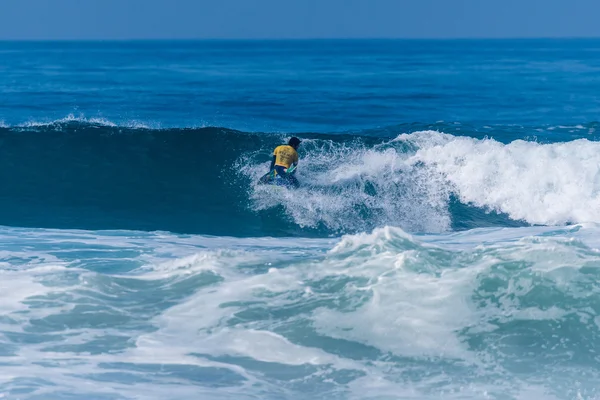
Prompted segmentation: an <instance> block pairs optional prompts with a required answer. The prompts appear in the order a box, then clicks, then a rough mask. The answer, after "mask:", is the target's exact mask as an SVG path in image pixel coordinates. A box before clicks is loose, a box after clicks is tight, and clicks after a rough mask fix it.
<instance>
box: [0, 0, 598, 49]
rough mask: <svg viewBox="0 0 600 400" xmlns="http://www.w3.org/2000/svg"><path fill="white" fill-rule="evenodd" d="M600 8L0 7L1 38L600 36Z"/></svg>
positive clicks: (370, 4) (575, 2) (175, 1)
mask: <svg viewBox="0 0 600 400" xmlns="http://www.w3.org/2000/svg"><path fill="white" fill-rule="evenodd" d="M598 15H600V0H570V1H569V0H211V1H206V0H0V39H9V40H10V39H153V38H162V39H175V38H348V37H350V38H356V37H360V38H377V37H384V38H457V37H458V38H476V37H490V38H498V37H510V38H513V37H600V20H599V19H598Z"/></svg>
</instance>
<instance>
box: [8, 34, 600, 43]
mask: <svg viewBox="0 0 600 400" xmlns="http://www.w3.org/2000/svg"><path fill="white" fill-rule="evenodd" d="M594 39H600V35H598V36H504V37H494V36H490V37H487V36H477V37H467V36H465V37H458V36H457V37H280V38H273V37H249V38H242V37H239V38H237V37H203V38H192V37H190V38H185V37H181V38H158V37H157V38H50V39H47V38H0V42H193V41H198V42H200V41H223V42H227V41H230V42H233V41H236V42H240V41H248V42H252V41H255V42H258V41H263V42H266V41H273V42H276V41H359V40H364V41H377V40H381V41H394V40H398V41H427V40H430V41H433V40H435V41H452V40H594Z"/></svg>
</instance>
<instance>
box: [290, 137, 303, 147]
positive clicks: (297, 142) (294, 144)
mask: <svg viewBox="0 0 600 400" xmlns="http://www.w3.org/2000/svg"><path fill="white" fill-rule="evenodd" d="M301 142H302V141H301V140H300V139H298V138H297V137H296V136H294V137H292V138H291V139H290V141H289V142H288V144H289V145H290V146H292V147H294V148H295V147H298V146H299V145H300V143H301Z"/></svg>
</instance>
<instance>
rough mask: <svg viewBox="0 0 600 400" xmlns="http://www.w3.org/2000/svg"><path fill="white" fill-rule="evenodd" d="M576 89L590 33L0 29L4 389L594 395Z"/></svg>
mask: <svg viewBox="0 0 600 400" xmlns="http://www.w3.org/2000/svg"><path fill="white" fill-rule="evenodd" d="M598 93H600V40H450V41H430V40H412V41H403V40H338V41H331V40H318V41H199V42H195V41H187V42H186V41H176V42H169V41H163V42H0V182H2V185H1V186H0V187H1V189H0V225H1V226H2V228H1V229H0V397H1V396H4V397H5V398H19V399H42V398H43V399H45V398H51V399H56V398H65V399H67V398H86V399H96V398H97V399H133V398H136V399H139V398H143V399H146V398H157V399H159V398H160V399H164V398H178V399H179V398H181V399H183V398H185V399H187V398H189V399H197V398H206V399H213V398H214V399H217V398H219V399H221V398H235V399H245V398H248V399H251V398H254V399H255V398H261V399H262V398H264V399H288V398H289V399H297V398H302V399H304V398H310V399H321V398H323V399H324V398H328V399H331V398H333V399H337V398H339V399H396V398H403V399H404V398H406V399H409V398H410V399H415V398H432V399H434V398H435V399H437V398H444V399H446V398H461V399H463V398H473V399H480V398H491V399H538V398H540V399H595V398H598V392H597V388H598V387H599V385H600V376H599V375H598V372H597V371H598V370H599V367H600V359H599V358H598V357H599V356H598V354H597V351H598V348H599V347H600V339H599V338H600V322H599V321H600V314H599V313H600V307H599V304H600V303H599V299H598V293H600V285H599V284H598V279H597V278H598V268H599V267H600V261H599V259H598V254H599V253H598V251H599V250H600V242H598V240H597V237H598V234H599V233H600V228H599V226H598V225H597V224H598V223H600V143H599V142H598V135H599V132H598V128H599V126H600V124H599V122H598V121H600V96H599V95H598ZM292 135H297V136H299V137H301V138H302V139H303V143H302V145H301V147H300V149H299V155H300V163H299V167H298V174H297V177H298V179H299V181H300V183H301V187H300V189H298V190H295V191H294V190H286V189H278V188H272V187H263V186H258V185H256V182H257V180H258V178H259V177H260V176H261V175H262V174H264V173H265V172H266V171H267V169H268V165H269V160H270V155H271V152H272V150H273V148H274V147H275V146H276V145H278V144H281V143H284V142H285V141H286V140H287V139H289V137H290V136H292ZM4 397H3V398H4Z"/></svg>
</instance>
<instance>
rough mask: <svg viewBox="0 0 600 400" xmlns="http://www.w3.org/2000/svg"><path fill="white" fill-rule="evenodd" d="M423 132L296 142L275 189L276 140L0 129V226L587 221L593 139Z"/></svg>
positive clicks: (421, 227) (271, 228) (426, 226)
mask: <svg viewBox="0 0 600 400" xmlns="http://www.w3.org/2000/svg"><path fill="white" fill-rule="evenodd" d="M406 128H412V129H413V130H415V129H416V131H413V132H412V133H400V132H402V130H403V129H406ZM424 128H426V127H424ZM435 128H436V129H438V130H436V131H433V130H423V131H419V130H418V128H415V127H414V126H412V127H395V128H387V129H385V130H380V131H375V132H373V131H362V132H358V133H354V134H346V135H340V134H335V135H327V134H318V133H310V134H303V135H300V136H301V137H302V138H303V140H304V142H303V145H302V147H301V150H300V157H301V162H300V166H299V169H298V174H297V176H298V179H299V180H300V181H301V183H302V187H301V188H300V189H299V190H297V191H289V190H275V189H274V188H272V187H264V186H258V185H256V182H257V180H258V178H259V177H260V176H261V175H262V174H264V173H265V172H266V171H267V169H268V165H269V160H270V154H271V152H272V149H273V148H274V147H275V146H276V145H278V144H280V143H282V142H284V141H285V140H286V139H287V137H288V135H285V134H266V133H247V132H241V131H234V130H230V129H225V128H211V127H207V128H189V129H163V130H160V129H150V128H147V127H143V126H138V127H135V126H116V125H114V124H111V123H109V122H107V121H98V120H80V119H65V120H61V121H56V122H53V123H49V124H27V125H23V126H13V127H4V128H0V140H1V145H2V150H3V157H1V158H0V177H1V179H2V182H3V194H2V196H1V197H0V223H1V224H3V225H12V226H31V227H49V228H77V229H79V228H82V229H134V230H164V231H172V232H182V233H201V234H210V235H231V236H308V237H310V236H329V235H338V234H345V233H357V232H362V231H368V230H371V229H373V228H376V227H381V226H385V225H393V226H398V227H400V228H402V229H404V230H406V231H408V232H429V233H435V232H446V231H451V230H464V229H472V228H477V227H489V226H527V225H564V224H569V223H580V222H598V221H600V200H599V197H598V190H599V189H600V186H599V185H600V181H599V179H600V178H599V175H598V171H599V166H600V156H599V155H598V154H600V145H598V143H597V142H592V141H589V140H587V139H584V138H574V139H573V140H570V141H563V142H555V143H551V142H546V143H543V142H541V141H537V142H536V141H524V140H513V141H507V142H504V143H503V142H499V141H496V140H493V139H488V138H485V137H484V136H481V133H477V134H479V135H480V136H481V137H479V138H478V137H476V135H474V136H462V135H461V136H459V132H457V131H456V128H454V129H455V131H454V134H450V133H442V132H441V130H451V129H452V128H451V127H450V126H437V127H435ZM580 128H581V129H580V130H582V131H583V132H586V133H583V134H582V135H586V134H588V135H589V131H590V130H592V129H594V127H593V126H592V127H580ZM571 131H572V129H571ZM392 132H394V133H393V134H392ZM506 136H508V135H505V137H506Z"/></svg>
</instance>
